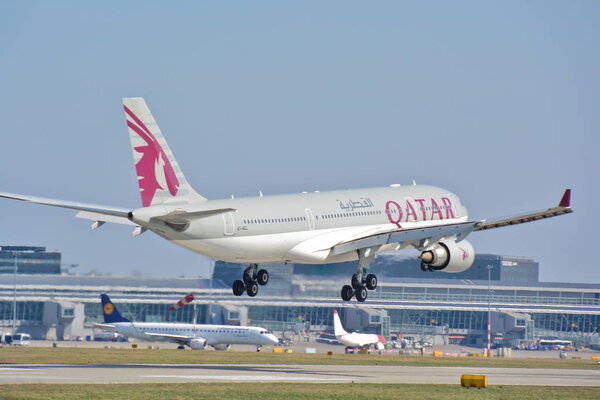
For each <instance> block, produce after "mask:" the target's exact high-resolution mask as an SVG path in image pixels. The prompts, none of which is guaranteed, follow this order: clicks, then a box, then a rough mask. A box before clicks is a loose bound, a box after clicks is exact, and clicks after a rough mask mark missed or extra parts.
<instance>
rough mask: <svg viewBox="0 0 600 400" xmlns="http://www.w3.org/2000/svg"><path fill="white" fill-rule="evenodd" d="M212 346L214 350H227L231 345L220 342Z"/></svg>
mask: <svg viewBox="0 0 600 400" xmlns="http://www.w3.org/2000/svg"><path fill="white" fill-rule="evenodd" d="M212 347H213V348H214V349H215V350H229V348H230V347H231V345H230V344H225V343H220V344H214V345H212Z"/></svg>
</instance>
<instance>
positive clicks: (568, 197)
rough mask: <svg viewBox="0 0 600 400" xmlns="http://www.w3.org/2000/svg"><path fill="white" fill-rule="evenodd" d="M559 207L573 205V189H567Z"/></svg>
mask: <svg viewBox="0 0 600 400" xmlns="http://www.w3.org/2000/svg"><path fill="white" fill-rule="evenodd" d="M558 206H559V207H571V189H567V190H565V193H564V194H563V197H562V199H560V203H558Z"/></svg>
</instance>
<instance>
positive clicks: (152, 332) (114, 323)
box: [94, 294, 279, 350]
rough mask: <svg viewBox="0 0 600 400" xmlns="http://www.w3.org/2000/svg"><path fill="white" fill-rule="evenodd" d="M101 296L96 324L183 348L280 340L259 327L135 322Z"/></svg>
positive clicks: (107, 298)
mask: <svg viewBox="0 0 600 400" xmlns="http://www.w3.org/2000/svg"><path fill="white" fill-rule="evenodd" d="M100 299H101V301H102V314H103V315H104V323H103V324H94V326H95V327H98V328H101V329H102V330H105V331H108V332H116V333H120V334H121V335H124V336H129V337H134V338H137V339H140V340H149V341H163V342H173V343H177V344H179V347H178V348H180V349H183V348H184V346H189V347H190V348H192V349H194V350H204V349H205V348H206V346H212V347H214V348H215V349H216V350H227V349H228V348H229V346H230V345H232V344H250V345H255V346H258V347H260V346H262V345H276V344H277V343H278V342H279V340H278V339H277V338H276V337H275V336H274V335H273V333H271V332H269V331H268V330H266V329H264V328H260V327H257V326H235V325H205V324H179V323H167V322H133V321H130V320H128V319H127V318H125V317H123V316H122V315H121V313H120V312H119V310H118V309H117V306H116V305H115V304H114V303H113V302H112V301H111V300H110V298H109V297H108V295H106V294H101V295H100Z"/></svg>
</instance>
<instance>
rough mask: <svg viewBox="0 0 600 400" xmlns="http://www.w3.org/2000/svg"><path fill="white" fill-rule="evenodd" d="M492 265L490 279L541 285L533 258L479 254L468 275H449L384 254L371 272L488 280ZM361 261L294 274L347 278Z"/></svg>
mask: <svg viewBox="0 0 600 400" xmlns="http://www.w3.org/2000/svg"><path fill="white" fill-rule="evenodd" d="M488 265H489V266H491V270H490V279H491V280H493V281H500V282H521V283H536V282H539V269H540V265H539V263H538V262H536V261H535V260H533V259H532V258H527V257H512V256H500V255H494V254H477V255H476V256H475V262H474V263H473V266H472V267H471V268H469V269H467V270H466V271H464V272H459V273H455V274H449V273H445V272H437V271H434V272H429V271H421V261H420V260H419V259H418V258H416V257H412V258H408V257H406V256H403V255H399V254H397V253H382V254H380V255H378V256H377V258H376V259H375V262H374V263H373V264H372V265H371V268H370V269H369V273H373V274H376V275H377V276H379V277H380V278H382V277H393V278H417V279H461V280H465V279H466V280H482V281H486V280H487V279H488V268H487V267H488ZM356 268H357V262H356V261H354V262H347V263H337V264H326V265H304V264H296V265H294V274H296V275H306V276H322V277H334V276H335V277H337V276H340V277H347V278H348V280H349V279H350V276H351V275H352V274H353V273H354V271H356Z"/></svg>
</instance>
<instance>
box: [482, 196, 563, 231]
mask: <svg viewBox="0 0 600 400" xmlns="http://www.w3.org/2000/svg"><path fill="white" fill-rule="evenodd" d="M572 212H573V209H572V208H571V189H567V190H565V193H564V194H563V196H562V198H561V200H560V202H559V203H558V206H556V207H551V208H549V209H547V210H542V211H534V212H530V213H525V214H520V215H515V216H512V217H505V218H496V219H492V220H490V221H487V220H485V221H481V222H478V223H477V224H476V226H475V229H473V231H483V230H487V229H495V228H501V227H503V226H510V225H517V224H524V223H525V222H532V221H537V220H540V219H544V218H552V217H558V216H559V215H563V214H569V213H572Z"/></svg>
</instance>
